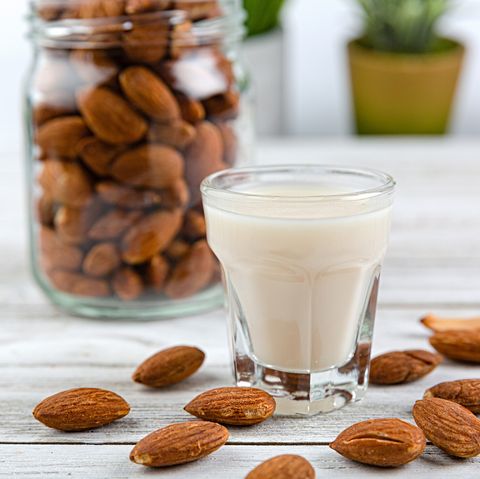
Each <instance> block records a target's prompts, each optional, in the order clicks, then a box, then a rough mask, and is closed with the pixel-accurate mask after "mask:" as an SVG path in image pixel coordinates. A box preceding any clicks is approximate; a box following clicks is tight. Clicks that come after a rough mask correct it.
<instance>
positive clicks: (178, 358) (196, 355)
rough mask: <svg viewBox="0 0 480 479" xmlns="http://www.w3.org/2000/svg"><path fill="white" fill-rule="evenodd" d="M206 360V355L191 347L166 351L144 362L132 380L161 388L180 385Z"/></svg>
mask: <svg viewBox="0 0 480 479" xmlns="http://www.w3.org/2000/svg"><path fill="white" fill-rule="evenodd" d="M204 360H205V353H204V352H203V351H201V350H200V349H198V348H194V347H191V346H175V347H173V348H168V349H164V350H163V351H160V352H158V353H156V354H154V355H153V356H151V357H150V358H148V359H147V360H146V361H144V362H143V363H142V364H140V366H138V368H137V369H136V371H135V372H134V373H133V376H132V379H133V380H134V381H135V382H137V383H141V384H145V385H146V386H150V387H154V388H161V387H165V386H170V385H172V384H176V383H179V382H181V381H183V380H185V379H187V378H188V377H190V376H191V375H192V374H194V373H195V372H196V371H197V370H198V369H199V368H200V366H201V365H202V364H203V361H204Z"/></svg>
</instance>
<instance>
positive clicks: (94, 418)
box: [33, 388, 130, 431]
mask: <svg viewBox="0 0 480 479" xmlns="http://www.w3.org/2000/svg"><path fill="white" fill-rule="evenodd" d="M129 412H130V406H129V405H128V403H127V402H126V401H125V400H124V399H123V398H121V397H120V396H119V395H118V394H115V393H113V392H111V391H106V390H104V389H96V388H79V389H70V390H68V391H63V392H60V393H58V394H55V395H53V396H50V397H48V398H46V399H44V400H43V401H42V402H41V403H40V404H38V406H37V407H36V408H35V409H34V410H33V416H34V417H35V419H37V420H38V421H40V422H41V423H43V424H45V426H48V427H51V428H54V429H59V430H60V431H84V430H87V429H93V428H97V427H101V426H106V425H107V424H110V423H112V422H113V421H116V420H117V419H120V418H122V417H124V416H126V415H127V414H128V413H129Z"/></svg>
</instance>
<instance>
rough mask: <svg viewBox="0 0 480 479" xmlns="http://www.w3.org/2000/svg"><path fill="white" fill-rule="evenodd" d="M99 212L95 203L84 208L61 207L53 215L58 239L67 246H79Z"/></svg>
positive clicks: (84, 239)
mask: <svg viewBox="0 0 480 479" xmlns="http://www.w3.org/2000/svg"><path fill="white" fill-rule="evenodd" d="M100 212H101V206H100V205H99V204H98V202H95V201H93V202H92V203H90V204H89V205H88V206H86V207H84V208H72V207H71V206H62V207H61V208H59V209H58V211H57V212H56V214H55V229H56V231H57V234H58V236H59V238H60V239H61V240H62V241H64V242H65V243H67V244H72V245H79V246H81V245H82V243H83V242H84V241H86V240H87V238H88V231H89V229H90V227H91V226H92V224H93V222H94V221H95V219H96V218H97V216H98V215H99V214H100Z"/></svg>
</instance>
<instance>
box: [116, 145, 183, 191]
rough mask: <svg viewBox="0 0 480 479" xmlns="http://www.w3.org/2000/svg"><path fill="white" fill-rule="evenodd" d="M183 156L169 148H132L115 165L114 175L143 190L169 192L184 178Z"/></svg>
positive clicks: (145, 146)
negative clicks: (150, 189) (152, 189)
mask: <svg viewBox="0 0 480 479" xmlns="http://www.w3.org/2000/svg"><path fill="white" fill-rule="evenodd" d="M183 170H184V163H183V158H182V157H181V155H180V154H179V153H178V152H177V151H176V150H174V149H173V148H170V147H169V146H165V145H155V144H148V145H142V146H139V147H137V148H132V149H131V150H128V151H126V152H125V153H123V154H121V155H120V156H119V157H118V158H117V160H116V161H115V162H114V163H113V165H112V168H111V173H112V175H113V177H114V178H115V179H116V180H118V181H119V182H121V183H126V184H128V185H132V186H141V187H143V188H154V189H155V188H158V189H162V188H168V187H169V186H170V185H172V184H173V183H174V182H175V181H177V180H179V179H180V178H181V177H182V176H183Z"/></svg>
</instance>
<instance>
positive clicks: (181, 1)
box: [173, 0, 217, 20]
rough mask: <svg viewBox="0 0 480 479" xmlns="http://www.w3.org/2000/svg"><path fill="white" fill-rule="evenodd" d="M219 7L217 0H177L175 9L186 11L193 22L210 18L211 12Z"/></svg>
mask: <svg viewBox="0 0 480 479" xmlns="http://www.w3.org/2000/svg"><path fill="white" fill-rule="evenodd" d="M216 7H217V0H203V1H202V0H197V1H195V2H190V1H188V0H187V1H185V0H176V1H174V2H173V9H175V10H177V9H178V10H184V11H186V12H187V14H188V16H189V18H191V19H192V20H200V19H202V18H209V16H210V12H211V11H212V10H214V9H216Z"/></svg>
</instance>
